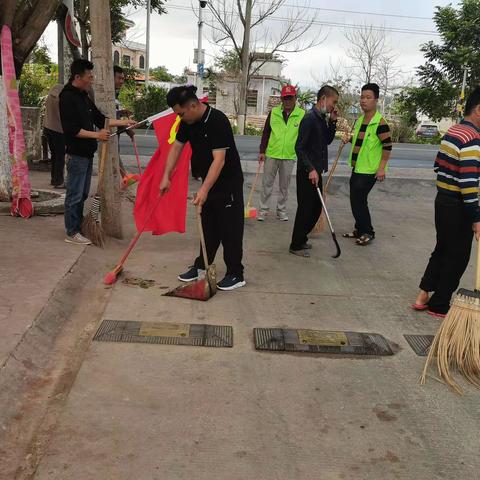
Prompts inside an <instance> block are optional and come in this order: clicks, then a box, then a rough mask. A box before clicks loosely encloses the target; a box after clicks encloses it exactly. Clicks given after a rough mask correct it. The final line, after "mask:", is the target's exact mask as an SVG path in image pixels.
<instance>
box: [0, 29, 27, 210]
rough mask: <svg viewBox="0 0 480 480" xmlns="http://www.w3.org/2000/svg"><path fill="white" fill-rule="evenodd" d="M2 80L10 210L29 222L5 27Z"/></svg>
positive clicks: (9, 44) (16, 99)
mask: <svg viewBox="0 0 480 480" xmlns="http://www.w3.org/2000/svg"><path fill="white" fill-rule="evenodd" d="M0 46H1V52H2V76H3V84H4V89H5V97H6V100H7V119H8V130H9V150H10V161H11V163H12V207H11V209H10V213H11V214H12V215H13V216H14V217H23V218H29V217H31V216H32V215H33V206H32V202H31V200H30V179H29V176H28V165H27V160H26V150H25V139H24V136H23V125H22V112H21V110H20V99H19V97H18V90H17V80H16V76H15V63H14V61H13V49H12V33H11V31H10V27H8V26H7V25H4V26H3V27H2V33H1V42H0Z"/></svg>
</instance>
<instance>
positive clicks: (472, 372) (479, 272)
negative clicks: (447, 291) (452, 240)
mask: <svg viewBox="0 0 480 480" xmlns="http://www.w3.org/2000/svg"><path fill="white" fill-rule="evenodd" d="M434 357H437V360H436V363H437V370H438V373H439V375H440V377H441V378H442V379H443V380H444V381H445V383H446V384H447V385H448V386H449V387H450V388H452V389H453V390H454V391H455V392H456V393H458V394H459V395H462V394H463V391H462V389H461V388H460V386H459V385H458V383H457V382H456V381H455V379H454V378H453V371H454V370H456V371H457V372H458V373H459V374H460V375H462V376H463V377H464V378H465V379H466V380H467V382H469V383H471V384H472V385H474V386H475V387H477V388H480V248H478V247H477V268H476V277H475V290H474V291H471V290H466V289H464V288H461V289H460V290H458V292H457V296H456V297H455V299H454V301H453V304H452V306H451V307H450V310H449V311H448V314H447V316H446V317H445V318H444V320H443V322H442V324H441V325H440V328H439V330H438V332H437V334H436V335H435V338H434V339H433V343H432V345H431V347H430V351H429V353H428V356H427V360H426V363H425V367H424V369H423V373H422V376H421V377H420V383H421V384H422V385H423V384H425V381H426V378H427V371H428V368H429V366H430V364H431V363H432V362H433V358H434Z"/></svg>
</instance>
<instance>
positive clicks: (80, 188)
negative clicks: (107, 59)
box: [60, 59, 135, 245]
mask: <svg viewBox="0 0 480 480" xmlns="http://www.w3.org/2000/svg"><path fill="white" fill-rule="evenodd" d="M92 83H93V63H92V62H89V61H88V60H84V59H78V60H74V61H73V63H72V65H71V67H70V80H69V81H68V83H67V85H65V87H64V88H63V90H62V92H61V93H60V118H61V121H62V128H63V132H64V135H65V143H66V146H67V149H66V151H67V155H68V157H69V158H68V162H67V174H68V175H67V184H66V187H67V193H66V196H65V228H66V231H67V236H66V238H65V241H66V242H67V243H75V244H78V245H90V244H91V243H92V242H91V241H90V240H89V239H88V238H86V237H84V236H83V235H82V234H81V233H80V230H81V226H82V220H83V205H84V202H85V200H86V199H87V198H88V193H89V191H90V181H91V179H92V166H93V155H94V154H95V151H96V150H97V142H98V141H108V138H109V134H110V132H109V131H108V130H105V129H104V125H105V115H103V113H101V112H100V110H98V108H97V107H96V106H95V104H94V103H93V102H92V100H91V99H90V97H89V96H88V93H87V92H88V91H90V89H91V88H92ZM134 123H135V122H134V121H133V120H116V119H112V120H110V126H111V127H124V126H128V125H132V124H134ZM95 126H96V127H97V128H98V129H99V130H98V131H95Z"/></svg>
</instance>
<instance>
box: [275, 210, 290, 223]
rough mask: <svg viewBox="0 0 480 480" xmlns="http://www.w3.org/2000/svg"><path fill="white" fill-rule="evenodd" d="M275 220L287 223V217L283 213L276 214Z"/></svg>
mask: <svg viewBox="0 0 480 480" xmlns="http://www.w3.org/2000/svg"><path fill="white" fill-rule="evenodd" d="M277 218H278V219H279V220H281V221H282V222H288V215H287V214H286V213H285V212H277Z"/></svg>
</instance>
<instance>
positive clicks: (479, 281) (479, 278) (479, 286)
mask: <svg viewBox="0 0 480 480" xmlns="http://www.w3.org/2000/svg"><path fill="white" fill-rule="evenodd" d="M475 290H480V242H477V274H476V276H475Z"/></svg>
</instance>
